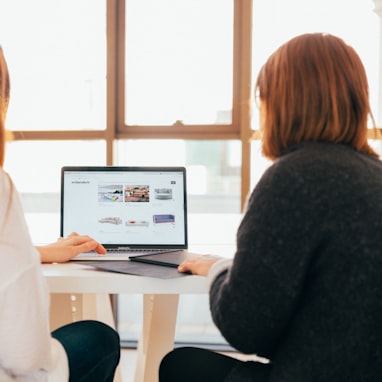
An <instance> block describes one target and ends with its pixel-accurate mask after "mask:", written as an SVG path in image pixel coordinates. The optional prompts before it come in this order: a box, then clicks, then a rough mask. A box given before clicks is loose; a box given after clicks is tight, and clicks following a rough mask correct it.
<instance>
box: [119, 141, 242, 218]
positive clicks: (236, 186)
mask: <svg viewBox="0 0 382 382" xmlns="http://www.w3.org/2000/svg"><path fill="white" fill-rule="evenodd" d="M118 153H119V155H118V164H120V165H128V166H143V165H146V166H159V165H160V166H186V168H187V189H188V195H189V198H188V200H189V203H188V209H189V212H191V213H231V212H233V213H239V212H240V182H241V173H240V172H241V164H240V162H241V145H240V142H239V141H233V140H232V141H213V140H208V141H188V140H180V139H179V140H177V139H173V140H159V139H157V140H121V141H119V146H118Z"/></svg>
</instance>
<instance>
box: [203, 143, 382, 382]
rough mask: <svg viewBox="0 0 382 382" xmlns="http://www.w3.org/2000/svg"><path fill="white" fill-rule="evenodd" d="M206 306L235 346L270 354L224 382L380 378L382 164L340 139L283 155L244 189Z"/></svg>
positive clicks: (245, 365) (306, 145) (302, 146)
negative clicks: (247, 192)
mask: <svg viewBox="0 0 382 382" xmlns="http://www.w3.org/2000/svg"><path fill="white" fill-rule="evenodd" d="M210 305H211V313H212V317H213V320H214V322H215V323H216V325H217V327H218V328H219V329H220V331H221V333H222V334H223V336H224V337H225V338H226V340H227V341H228V342H229V343H230V344H231V345H232V346H233V347H235V348H236V349H238V350H239V351H241V352H244V353H248V354H251V353H256V354H258V355H261V356H264V357H267V358H269V359H270V360H271V364H270V365H268V366H259V365H256V364H253V363H251V362H249V363H243V364H242V365H240V366H238V367H237V368H236V369H235V370H233V372H232V373H231V375H230V377H229V378H228V379H227V381H241V382H242V381H256V382H261V381H274V382H309V381H323V382H332V381H333V382H339V381H344V382H345V381H346V382H353V381H354V382H361V381H378V382H380V381H382V162H381V161H380V160H378V159H377V158H375V157H372V156H370V155H366V154H361V153H359V152H357V151H355V150H354V149H353V148H351V147H349V146H346V145H339V144H338V145H336V144H328V143H313V142H312V143H304V144H300V145H298V146H296V147H293V148H292V149H290V150H288V151H287V152H285V153H284V154H283V155H282V156H281V157H280V158H279V159H278V160H277V161H276V162H275V163H274V164H273V165H272V166H271V167H270V168H269V169H268V170H267V171H266V173H265V174H264V175H263V177H262V178H261V180H260V182H259V183H258V185H257V186H256V188H255V189H254V191H253V193H252V195H251V198H250V200H249V204H248V209H247V212H246V214H245V216H244V218H243V221H242V223H241V225H240V227H239V229H238V232H237V252H236V255H235V258H234V261H233V265H232V268H231V269H230V270H229V271H228V272H225V273H222V274H220V275H219V276H218V277H217V278H216V279H215V282H214V283H213V285H212V288H211V293H210Z"/></svg>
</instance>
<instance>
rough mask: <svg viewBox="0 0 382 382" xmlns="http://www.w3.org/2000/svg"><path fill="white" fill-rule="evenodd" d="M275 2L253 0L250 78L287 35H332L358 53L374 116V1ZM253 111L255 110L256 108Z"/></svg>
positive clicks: (376, 50)
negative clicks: (365, 72) (324, 33)
mask: <svg viewBox="0 0 382 382" xmlns="http://www.w3.org/2000/svg"><path fill="white" fill-rule="evenodd" d="M276 4H277V6H275V2H272V1H268V0H254V2H253V19H254V20H253V56H252V60H253V66H252V68H253V80H254V81H255V80H256V76H257V74H258V72H259V69H260V67H261V65H262V64H263V63H264V62H265V61H266V59H267V58H268V56H269V55H270V54H271V53H272V52H273V51H274V50H275V49H276V48H277V47H278V46H279V45H281V44H282V43H284V42H286V41H287V40H289V39H290V38H292V37H294V36H296V35H298V34H302V33H308V32H326V33H331V34H335V35H337V36H339V37H341V38H343V39H344V40H345V41H346V42H347V43H349V44H350V45H352V46H353V47H354V48H355V49H356V51H357V52H358V54H359V55H360V57H361V59H362V61H363V63H364V65H365V68H366V71H367V74H368V78H369V85H370V97H371V106H372V110H373V112H374V114H375V117H377V112H378V109H377V106H378V76H379V70H378V63H379V57H378V55H379V44H380V42H379V17H378V16H377V14H376V13H375V12H374V11H373V8H374V2H373V1H372V0H367V1H365V0H353V1H349V0H336V1H333V0H321V1H311V0H309V1H307V0H289V1H278V2H277V3H276ZM275 25H277V27H276V28H275ZM254 113H257V109H256V108H254ZM377 122H379V124H381V123H382V121H377ZM253 128H254V129H258V117H257V116H254V118H253Z"/></svg>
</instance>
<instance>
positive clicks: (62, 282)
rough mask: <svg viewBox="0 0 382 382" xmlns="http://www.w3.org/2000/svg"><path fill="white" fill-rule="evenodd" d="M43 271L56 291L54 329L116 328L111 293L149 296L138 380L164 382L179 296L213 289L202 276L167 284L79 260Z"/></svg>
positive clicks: (145, 310) (53, 300)
mask: <svg viewBox="0 0 382 382" xmlns="http://www.w3.org/2000/svg"><path fill="white" fill-rule="evenodd" d="M43 273H44V276H45V278H46V280H47V282H48V286H49V289H50V292H51V329H52V330H53V329H55V328H56V327H58V326H61V325H63V324H66V323H68V322H73V321H77V320H80V319H98V320H100V321H103V322H105V323H107V324H109V325H111V326H113V327H114V319H113V312H112V308H111V301H110V294H119V293H126V294H129V293H132V294H143V296H144V297H143V301H144V303H143V326H142V328H143V329H142V334H141V338H140V340H139V344H138V354H137V356H138V358H137V366H136V370H135V381H136V382H155V381H157V380H158V368H159V364H160V361H161V359H162V358H163V356H164V355H165V354H166V353H167V352H169V351H170V350H172V349H173V346H174V335H175V325H176V317H177V310H178V300H179V295H180V294H199V293H207V288H208V287H207V282H206V278H205V277H200V276H187V277H182V278H174V279H167V280H162V279H157V278H150V277H142V276H132V275H125V274H118V273H111V272H102V271H98V270H95V269H94V268H92V267H89V266H85V265H81V264H77V263H75V262H70V263H66V264H44V265H43ZM119 379H120V376H119V374H118V373H117V376H116V381H118V380H119Z"/></svg>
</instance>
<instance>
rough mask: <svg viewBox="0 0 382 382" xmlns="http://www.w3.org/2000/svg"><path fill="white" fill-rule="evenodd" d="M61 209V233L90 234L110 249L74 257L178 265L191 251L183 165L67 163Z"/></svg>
mask: <svg viewBox="0 0 382 382" xmlns="http://www.w3.org/2000/svg"><path fill="white" fill-rule="evenodd" d="M60 215H61V216H60V234H61V236H62V237H65V236H67V235H69V234H70V233H71V232H77V233H79V234H84V235H89V236H91V237H93V238H94V239H96V240H97V241H99V242H100V243H102V244H103V245H104V247H105V248H106V249H107V251H108V253H107V254H106V255H98V254H96V253H95V252H88V253H82V254H80V255H78V256H76V257H75V258H74V259H73V260H124V259H126V260H132V261H142V262H147V263H154V264H160V265H168V266H177V265H178V264H180V263H181V262H182V261H183V260H184V259H185V258H187V256H189V253H188V251H187V248H188V243H187V190H186V169H185V168H184V167H121V166H102V167H82V166H65V167H63V168H62V169H61V214H60Z"/></svg>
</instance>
